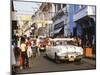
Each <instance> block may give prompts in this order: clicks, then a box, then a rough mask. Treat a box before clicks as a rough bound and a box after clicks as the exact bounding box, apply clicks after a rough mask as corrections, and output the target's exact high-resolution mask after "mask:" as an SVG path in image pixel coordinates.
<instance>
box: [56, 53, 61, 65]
mask: <svg viewBox="0 0 100 75" xmlns="http://www.w3.org/2000/svg"><path fill="white" fill-rule="evenodd" d="M55 62H56V63H57V64H59V63H60V61H59V59H58V56H57V53H56V52H55Z"/></svg>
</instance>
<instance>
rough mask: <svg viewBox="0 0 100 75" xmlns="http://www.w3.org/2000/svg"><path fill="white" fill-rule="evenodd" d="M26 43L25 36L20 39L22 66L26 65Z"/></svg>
mask: <svg viewBox="0 0 100 75" xmlns="http://www.w3.org/2000/svg"><path fill="white" fill-rule="evenodd" d="M26 49H27V47H26V44H25V38H23V39H22V43H21V52H22V53H21V54H22V55H21V56H22V68H25V67H26V60H27V52H26Z"/></svg>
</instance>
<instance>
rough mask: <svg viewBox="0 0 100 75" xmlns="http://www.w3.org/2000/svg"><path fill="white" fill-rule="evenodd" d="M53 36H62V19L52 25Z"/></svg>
mask: <svg viewBox="0 0 100 75" xmlns="http://www.w3.org/2000/svg"><path fill="white" fill-rule="evenodd" d="M54 37H64V21H62V22H60V23H58V24H56V25H55V26H54Z"/></svg>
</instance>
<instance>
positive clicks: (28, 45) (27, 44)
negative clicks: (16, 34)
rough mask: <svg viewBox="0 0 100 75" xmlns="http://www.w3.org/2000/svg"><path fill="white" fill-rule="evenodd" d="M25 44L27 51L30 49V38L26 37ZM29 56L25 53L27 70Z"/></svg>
mask: <svg viewBox="0 0 100 75" xmlns="http://www.w3.org/2000/svg"><path fill="white" fill-rule="evenodd" d="M25 44H26V47H27V50H28V49H29V48H31V45H32V44H31V41H30V38H29V37H27V38H26V39H25ZM27 52H30V50H28V51H27ZM28 56H29V55H28V53H27V58H26V66H27V67H28V68H29V57H28Z"/></svg>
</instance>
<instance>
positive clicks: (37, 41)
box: [36, 38, 40, 56]
mask: <svg viewBox="0 0 100 75" xmlns="http://www.w3.org/2000/svg"><path fill="white" fill-rule="evenodd" d="M39 43H40V39H39V38H37V39H36V56H38V55H40V50H39Z"/></svg>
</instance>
